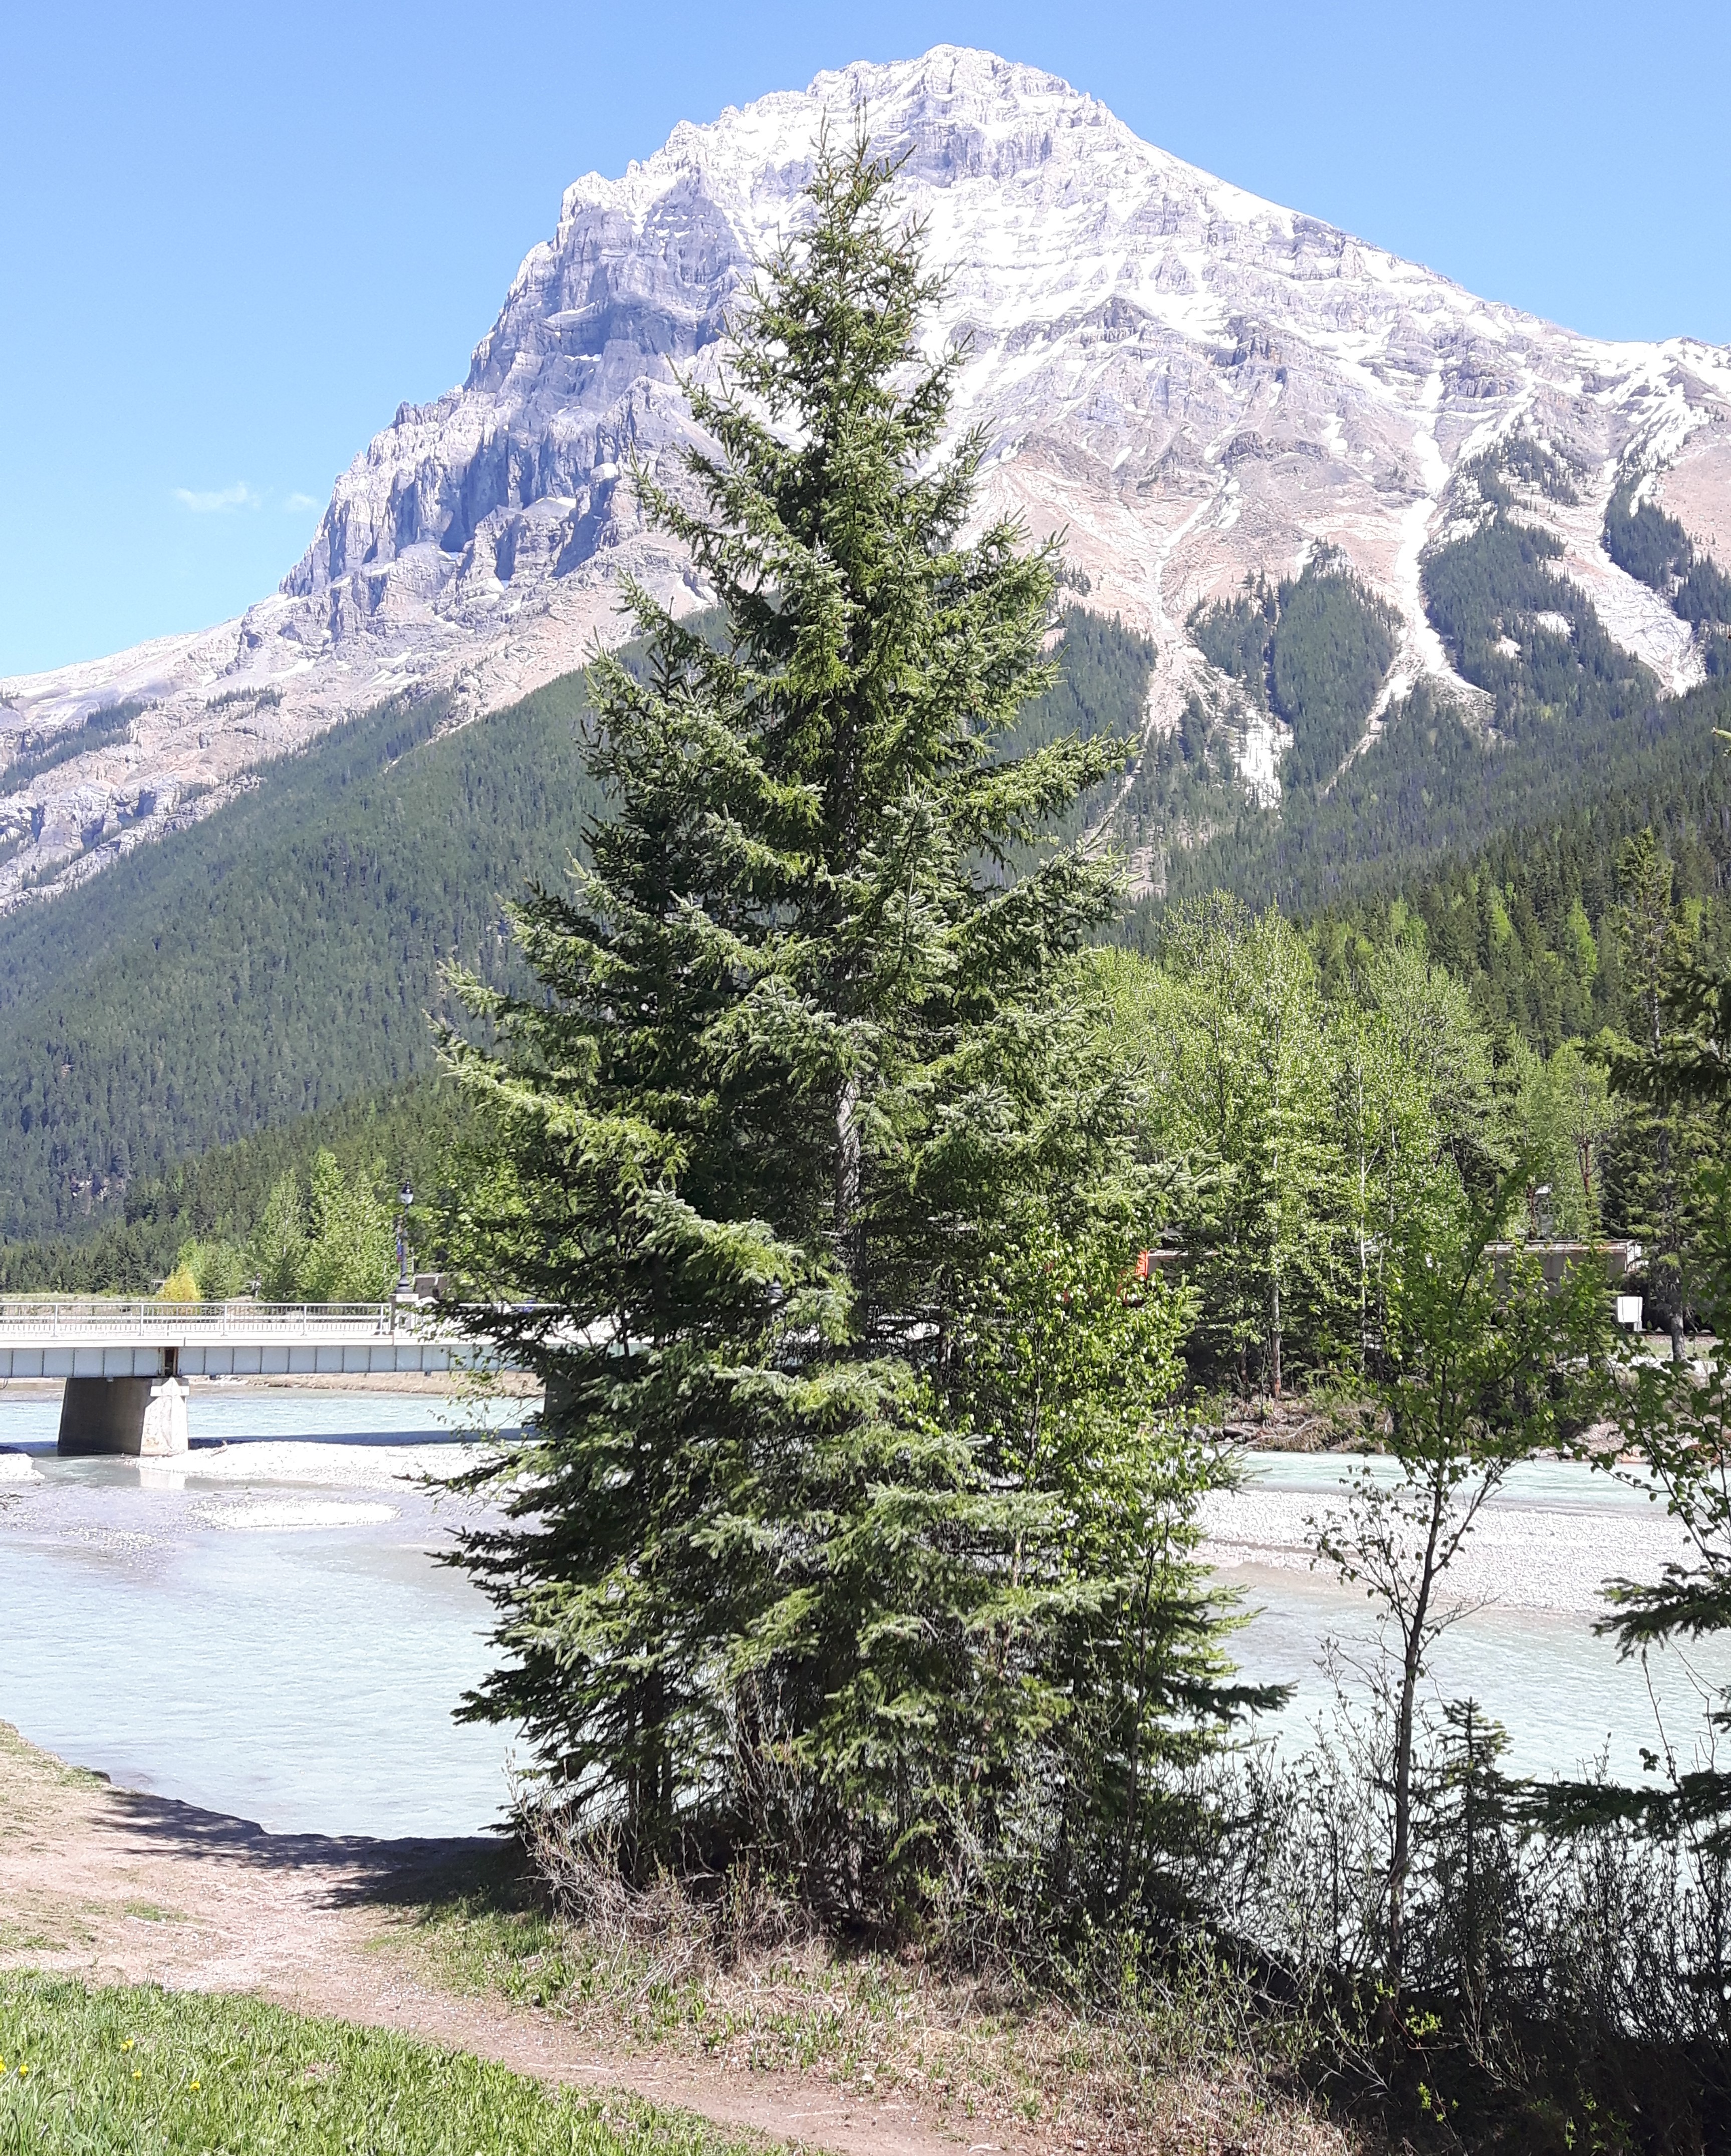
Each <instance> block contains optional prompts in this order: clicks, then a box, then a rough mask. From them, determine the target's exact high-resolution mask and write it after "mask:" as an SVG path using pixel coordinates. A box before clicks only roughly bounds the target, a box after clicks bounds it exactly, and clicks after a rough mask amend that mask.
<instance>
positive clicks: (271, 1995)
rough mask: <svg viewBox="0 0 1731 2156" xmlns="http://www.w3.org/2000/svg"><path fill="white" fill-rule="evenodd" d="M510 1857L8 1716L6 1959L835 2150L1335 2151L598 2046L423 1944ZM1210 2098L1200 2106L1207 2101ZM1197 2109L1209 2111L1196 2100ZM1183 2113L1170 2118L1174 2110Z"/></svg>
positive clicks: (1229, 2115)
mask: <svg viewBox="0 0 1731 2156" xmlns="http://www.w3.org/2000/svg"><path fill="white" fill-rule="evenodd" d="M489 1860H491V1861H494V1862H495V1863H496V1851H494V1848H493V1845H491V1844H488V1843H485V1842H476V1841H413V1840H406V1841H396V1842H382V1841H367V1840H334V1839H330V1838H326V1837H323V1836H319V1835H270V1834H267V1833H265V1831H264V1830H263V1829H261V1828H259V1827H258V1826H256V1825H253V1824H251V1823H250V1822H249V1821H246V1820H236V1819H229V1818H226V1817H223V1816H221V1815H218V1814H214V1813H211V1812H205V1811H200V1810H198V1809H196V1808H194V1807H193V1806H191V1805H188V1804H177V1803H175V1802H172V1801H171V1800H169V1799H164V1798H161V1797H156V1796H151V1795H146V1794H138V1793H136V1792H131V1791H126V1790H122V1789H115V1788H113V1787H112V1786H111V1785H110V1784H109V1783H108V1782H106V1781H105V1780H104V1779H101V1778H100V1777H99V1776H95V1775H92V1774H85V1773H84V1772H82V1771H81V1770H80V1769H77V1768H69V1767H66V1766H64V1765H63V1764H62V1763H60V1762H59V1761H58V1760H56V1759H54V1758H50V1757H49V1755H48V1754H46V1753H41V1752H39V1751H37V1750H36V1749H35V1748H33V1747H32V1746H30V1745H28V1744H27V1743H24V1742H23V1740H22V1739H21V1738H18V1735H17V1733H16V1732H14V1731H13V1729H12V1728H11V1727H9V1726H8V1725H7V1724H5V1723H3V1722H0V1967H15V1968H31V1969H44V1970H50V1971H57V1972H59V1973H63V1974H68V1975H73V1976H77V1977H80V1978H82V1979H85V1980H87V1981H89V1982H91V1983H95V1984H115V1983H133V1984H136V1983H155V1984H162V1985H164V1986H166V1987H167V1988H169V1989H186V1990H195V1989H196V1990H217V1991H224V1990H242V1991H247V1992H251V1993H254V1994H258V1995H259V1996H261V1997H264V1998H266V1999H271V2000H273V2001H275V2002H276V2003H278V2004H280V2005H285V2006H288V2007H291V2008H295V2009H297V2010H301V2011H304V2012H311V2013H318V2014H327V2015H336V2016H338V2017H341V2018H342V2019H345V2020H352V2021H355V2022H357V2023H364V2024H367V2025H375V2026H380V2027H389V2028H395V2029H400V2030H406V2031H408V2032H410V2033H412V2034H413V2035H418V2036H422V2037H425V2038H428V2039H430V2040H434V2041H435V2042H439V2043H443V2044H448V2045H450V2046H454V2047H456V2048H460V2049H461V2050H464V2051H470V2052H474V2053H476V2054H479V2055H480V2056H483V2057H486V2058H490V2059H494V2060H496V2061H499V2062H500V2063H501V2064H502V2065H505V2066H510V2067H511V2068H514V2069H516V2071H520V2072H525V2073H530V2074H534V2075H537V2076H541V2077H543V2078H545V2079H547V2080H549V2081H553V2082H561V2083H564V2084H568V2085H571V2086H578V2087H593V2088H596V2089H602V2088H606V2087H614V2088H620V2089H625V2090H629V2091H630V2092H632V2093H634V2094H635V2095H638V2096H640V2097H644V2098H645V2099H647V2100H648V2101H649V2102H653V2103H657V2104H663V2105H668V2106H673V2107H679V2108H681V2109H683V2110H685V2111H687V2112H696V2113H698V2114H699V2115H701V2116H702V2117H706V2118H708V2119H710V2120H712V2121H713V2122H715V2123H717V2125H720V2126H723V2127H726V2128H731V2129H733V2130H735V2131H737V2130H738V2129H741V2128H744V2129H748V2130H754V2131H756V2132H758V2133H763V2134H765V2135H768V2136H770V2137H772V2138H773V2139H774V2140H776V2141H778V2142H781V2143H788V2144H789V2145H791V2146H793V2147H794V2148H803V2149H809V2150H816V2149H826V2150H830V2151H833V2152H835V2156H957V2152H958V2151H962V2150H968V2151H972V2152H981V2156H984V2152H986V2151H997V2150H1001V2151H1003V2152H1004V2156H1032V2153H1033V2152H1034V2151H1035V2150H1036V2149H1038V2150H1042V2151H1043V2150H1046V2149H1051V2148H1069V2149H1105V2148H1112V2149H1114V2150H1122V2149H1125V2148H1138V2149H1139V2150H1143V2151H1149V2150H1153V2149H1155V2148H1158V2149H1161V2150H1164V2149H1168V2148H1170V2149H1172V2150H1174V2152H1176V2151H1179V2150H1183V2151H1184V2152H1185V2156H1262V2152H1263V2151H1265V2150H1266V2151H1269V2152H1273V2151H1276V2150H1279V2151H1282V2152H1286V2151H1290V2152H1292V2153H1293V2156H1301V2152H1316V2156H1324V2152H1328V2153H1329V2156H1333V2152H1339V2151H1341V2150H1343V2148H1344V2147H1345V2143H1344V2142H1343V2140H1342V2139H1341V2138H1340V2137H1338V2135H1337V2134H1336V2133H1333V2131H1331V2130H1330V2129H1328V2128H1325V2127H1323V2126H1322V2125H1321V2123H1319V2122H1318V2121H1315V2120H1313V2119H1312V2118H1310V2117H1307V2116H1305V2115H1303V2114H1302V2112H1293V2111H1292V2109H1291V2108H1290V2107H1286V2106H1282V2107H1280V2110H1281V2112H1282V2114H1283V2115H1282V2116H1279V2117H1271V2116H1269V2115H1268V2114H1267V2113H1266V2112H1261V2106H1260V2105H1253V2106H1252V2109H1253V2110H1255V2111H1256V2112H1259V2113H1261V2117H1260V2125H1259V2126H1258V2127H1256V2128H1251V2132H1250V2133H1249V2134H1248V2136H1247V2135H1246V2130H1245V2128H1246V2124H1247V2123H1248V2122H1247V2121H1246V2117H1245V2115H1244V2112H1243V2110H1242V2108H1241V2107H1240V2105H1239V2104H1238V2103H1236V2102H1228V2103H1227V2104H1225V2106H1224V2107H1218V2108H1217V2107H1216V2104H1215V2102H1213V2101H1210V2097H1209V2095H1208V2092H1205V2091H1199V2090H1196V2089H1194V2088H1192V2089H1191V2090H1190V2091H1189V2093H1188V2094H1187V2095H1186V2096H1185V2097H1184V2107H1185V2109H1186V2111H1187V2112H1190V2114H1191V2115H1189V2116H1186V2117H1183V2119H1182V2122H1181V2123H1182V2126H1183V2128H1184V2129H1186V2130H1184V2131H1181V2132H1179V2133H1175V2134H1174V2136H1173V2137H1172V2138H1168V2137H1167V2135H1166V2133H1164V2132H1161V2133H1158V2134H1156V2135H1155V2136H1154V2137H1153V2138H1148V2137H1147V2136H1146V2135H1144V2134H1143V2133H1135V2134H1133V2135H1132V2136H1131V2137H1130V2138H1128V2139H1126V2138H1125V2136H1124V2133H1123V2132H1122V2127H1120V2128H1118V2129H1117V2130H1112V2129H1110V2128H1104V2127H1102V2129H1101V2130H1100V2131H1098V2132H1097V2131H1095V2130H1093V2129H1092V2128H1091V2127H1090V2126H1089V2125H1087V2124H1086V2123H1083V2122H1078V2123H1071V2122H1068V2121H1066V2122H1065V2123H1064V2124H1063V2125H1062V2126H1061V2127H1059V2126H1057V2124H1056V2122H1051V2123H1047V2124H1046V2125H1045V2127H1044V2128H1043V2129H1034V2128H1030V2129H1028V2130H1026V2131H1022V2130H1019V2129H1018V2128H1017V2127H1016V2126H1015V2125H1014V2123H1009V2122H1006V2121H1004V2120H1001V2119H994V2120H993V2121H992V2122H991V2123H989V2124H988V2123H986V2122H985V2121H984V2120H983V2119H981V2118H979V2117H974V2118H971V2119H969V2118H954V2117H952V2118H949V2119H945V2118H943V2117H939V2116H937V2114H936V2112H934V2111H932V2110H931V2109H929V2108H927V2107H922V2105H921V2104H920V2103H919V2102H917V2101H914V2100H910V2099H908V2098H907V2097H906V2096H905V2095H904V2093H903V2092H901V2091H896V2092H891V2093H889V2094H886V2095H881V2096H877V2097H873V2096H871V2095H862V2094H861V2093H860V2092H858V2091H857V2090H852V2089H849V2088H847V2087H842V2086H839V2085H838V2084H837V2082H835V2080H834V2079H830V2078H826V2077H825V2076H824V2075H822V2074H821V2073H815V2072H814V2073H803V2072H799V2071H778V2070H774V2069H770V2070H764V2069H763V2068H761V2067H759V2068H752V2067H748V2066H741V2065H740V2064H738V2063H737V2061H729V2060H728V2059H727V2057H725V2056H722V2057H717V2056H712V2055H711V2054H710V2053H708V2052H706V2051H704V2050H703V2049H702V2048H701V2046H696V2045H689V2046H682V2045H679V2044H670V2045H669V2046H665V2047H660V2046H657V2047H645V2046H636V2045H633V2044H631V2043H630V2042H629V2041H628V2040H618V2039H616V2038H614V2037H611V2036H606V2035H604V2036H603V2037H602V2038H600V2039H599V2040H598V2038H597V2035H596V2033H595V2032H594V2031H593V2030H585V2029H584V2028H583V2027H582V2026H581V2025H578V2024H577V2023H576V2022H574V2021H573V2020H571V2019H570V2018H569V2017H568V2016H566V2015H562V2014H557V2013H555V2012H551V2011H538V2010H534V2009H531V2008H526V2007H518V2006H513V2005H510V2004H508V2003H506V2002H504V2001H502V2000H499V1999H490V1998H485V1997H473V1996H468V1995H460V1994H456V1993H454V1992H451V1991H448V1990H444V1989H439V1988H438V1986H437V1985H436V1984H435V1983H434V1982H433V1981H431V1980H430V1979H429V1963H428V1958H427V1956H426V1955H425V1953H420V1952H418V1951H417V1950H416V1944H415V1938H414V1931H413V1927H414V1921H415V1912H416V1911H417V1909H418V1908H419V1907H420V1906H421V1905H422V1904H424V1902H425V1901H426V1900H428V1899H429V1897H434V1896H435V1895H436V1894H437V1893H438V1892H439V1889H440V1887H441V1886H449V1883H450V1882H451V1881H453V1880H454V1879H460V1878H462V1877H464V1876H467V1875H469V1874H470V1873H472V1872H473V1871H475V1867H476V1866H477V1864H478V1863H481V1862H485V1861H489ZM1196 2097H1200V2098H1201V2101H1200V2102H1199V2103H1197V2102H1194V2099H1195V2098H1196ZM1196 2112H1201V2113H1202V2114H1204V2115H1202V2116H1196V2115H1195V2113H1196ZM1174 2123H1178V2122H1176V2121H1175V2122H1174Z"/></svg>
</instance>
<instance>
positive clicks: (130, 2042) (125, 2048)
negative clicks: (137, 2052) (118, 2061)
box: [121, 2036, 136, 2051]
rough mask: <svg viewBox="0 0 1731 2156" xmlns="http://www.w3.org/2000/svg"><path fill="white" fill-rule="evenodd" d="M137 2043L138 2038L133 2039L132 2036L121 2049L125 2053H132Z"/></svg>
mask: <svg viewBox="0 0 1731 2156" xmlns="http://www.w3.org/2000/svg"><path fill="white" fill-rule="evenodd" d="M135 2041H136V2038H134V2037H131V2036H129V2037H127V2039H126V2042H125V2043H124V2044H122V2045H121V2050H122V2051H131V2048H132V2046H133V2044H134V2043H135Z"/></svg>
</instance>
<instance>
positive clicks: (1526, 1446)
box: [1312, 1165, 1605, 1993]
mask: <svg viewBox="0 0 1731 2156" xmlns="http://www.w3.org/2000/svg"><path fill="white" fill-rule="evenodd" d="M1524 1181H1525V1168H1524V1165H1523V1167H1521V1168H1518V1169H1517V1170H1516V1171H1515V1173H1514V1174H1513V1175H1512V1176H1511V1177H1510V1178H1508V1179H1507V1180H1506V1181H1505V1182H1504V1183H1502V1186H1501V1187H1500V1188H1498V1189H1497V1191H1495V1192H1494V1193H1492V1198H1491V1199H1490V1200H1489V1201H1488V1203H1487V1204H1478V1205H1475V1204H1472V1203H1471V1201H1469V1200H1468V1199H1466V1198H1465V1197H1464V1195H1457V1196H1456V1199H1454V1201H1453V1203H1452V1204H1448V1205H1446V1206H1443V1207H1436V1206H1432V1207H1426V1208H1425V1209H1422V1210H1420V1211H1419V1212H1418V1213H1416V1214H1415V1215H1414V1216H1413V1218H1412V1219H1410V1221H1409V1222H1408V1223H1407V1224H1406V1228H1405V1235H1404V1237H1403V1240H1402V1244H1401V1247H1400V1250H1399V1252H1398V1256H1397V1262H1396V1265H1395V1279H1394V1281H1393V1286H1392V1291H1391V1293H1390V1295H1389V1327H1388V1334H1387V1337H1386V1338H1385V1340H1384V1344H1383V1353H1382V1357H1381V1363H1382V1368H1383V1372H1384V1374H1383V1375H1382V1376H1381V1378H1379V1381H1378V1382H1377V1383H1376V1384H1375V1386H1374V1396H1375V1399H1376V1400H1377V1404H1378V1405H1379V1409H1380V1410H1381V1413H1382V1418H1383V1420H1384V1425H1385V1429H1386V1441H1387V1450H1388V1452H1389V1455H1390V1457H1391V1460H1392V1463H1393V1470H1394V1471H1393V1472H1392V1474H1389V1473H1385V1472H1384V1471H1383V1468H1382V1464H1381V1462H1379V1461H1374V1462H1370V1463H1367V1464H1366V1465H1364V1466H1361V1467H1360V1468H1359V1469H1356V1470H1355V1471H1353V1474H1352V1475H1351V1476H1350V1478H1349V1481H1348V1496H1347V1498H1346V1500H1345V1501H1344V1503H1343V1506H1342V1507H1340V1508H1339V1509H1338V1510H1337V1511H1335V1512H1333V1513H1331V1514H1328V1515H1325V1516H1323V1517H1320V1518H1318V1519H1317V1520H1315V1521H1313V1522H1312V1533H1313V1536H1314V1546H1315V1548H1316V1551H1317V1554H1318V1557H1319V1558H1322V1559H1323V1561H1324V1562H1325V1563H1329V1564H1332V1565H1333V1567H1334V1568H1335V1569H1336V1570H1337V1571H1338V1573H1339V1575H1340V1578H1341V1579H1342V1581H1343V1583H1344V1584H1347V1585H1349V1586H1356V1587H1360V1588H1362V1589H1364V1592H1365V1593H1366V1594H1367V1595H1369V1598H1370V1599H1371V1601H1372V1602H1373V1604H1374V1605H1376V1608H1377V1611H1378V1616H1379V1621H1380V1623H1381V1624H1382V1625H1383V1626H1384V1642H1385V1647H1384V1651H1385V1653H1386V1655H1387V1657H1388V1663H1389V1666H1388V1669H1387V1671H1386V1675H1387V1677H1388V1680H1389V1682H1388V1691H1389V1700H1390V1705H1391V1708H1392V1717H1393V1729H1392V1732H1391V1751H1392V1765H1391V1771H1390V1774H1389V1783H1390V1787H1389V1861H1388V1873H1387V1879H1386V1893H1385V1901H1384V1913H1385V1920H1386V1921H1385V1931H1384V1970H1385V1974H1386V1978H1387V1980H1388V1983H1389V1988H1390V1990H1391V1992H1394V1993H1398V1991H1399V1989H1400V1984H1401V1982H1402V1978H1403V1974H1404V1969H1405V1909H1406V1899H1407V1891H1408V1886H1409V1884H1410V1876H1411V1871H1412V1864H1413V1815H1414V1786H1413V1762H1414V1756H1415V1743H1416V1738H1417V1733H1418V1706H1419V1694H1420V1685H1421V1683H1422V1681H1423V1680H1424V1677H1425V1672H1426V1670H1427V1668H1428V1666H1429V1664H1430V1660H1431V1653H1432V1650H1434V1648H1435V1646H1436V1641H1437V1640H1438V1639H1439V1638H1440V1637H1441V1635H1442V1633H1443V1632H1444V1631H1446V1630H1447V1628H1448V1626H1449V1625H1451V1623H1453V1622H1454V1620H1455V1619H1456V1617H1457V1616H1458V1615H1459V1614H1461V1604H1460V1603H1459V1602H1458V1600H1455V1599H1450V1598H1449V1597H1448V1594H1447V1584H1446V1583H1447V1574H1448V1572H1449V1568H1450V1567H1451V1565H1452V1564H1453V1563H1455V1561H1456V1558H1458V1557H1459V1555H1460V1553H1461V1550H1462V1548H1464V1547H1465V1545H1466V1541H1467V1538H1468V1537H1469V1536H1470V1535H1471V1534H1472V1529H1473V1527H1474V1525H1475V1524H1476V1522H1477V1519H1478V1516H1479V1513H1480V1512H1481V1511H1482V1508H1483V1507H1484V1505H1485V1503H1486V1501H1487V1500H1488V1499H1489V1498H1491V1497H1492V1496H1495V1494H1496V1492H1497V1490H1498V1489H1499V1488H1500V1487H1501V1486H1502V1483H1503V1482H1504V1481H1506V1479H1507V1477H1508V1473H1509V1471H1510V1470H1511V1469H1512V1468H1513V1467H1514V1466H1516V1465H1518V1462H1520V1461H1521V1460H1526V1459H1530V1458H1531V1457H1532V1455H1533V1453H1534V1452H1536V1451H1538V1450H1539V1449H1541V1448H1542V1447H1543V1446H1544V1445H1547V1444H1549V1443H1554V1442H1555V1441H1556V1440H1557V1439H1558V1437H1559V1434H1561V1433H1564V1432H1565V1431H1566V1430H1567V1429H1568V1427H1569V1406H1570V1404H1571V1399H1572V1397H1573V1395H1574V1393H1575V1391H1576V1390H1577V1389H1578V1388H1579V1385H1580V1383H1582V1381H1583V1374H1584V1373H1586V1372H1588V1371H1590V1358H1591V1357H1592V1355H1593V1353H1594V1352H1595V1350H1596V1349H1597V1347H1599V1346H1600V1343H1601V1342H1602V1339H1603V1337H1604V1332H1605V1308H1604V1306H1605V1282H1604V1279H1603V1277H1602V1276H1601V1275H1600V1274H1599V1273H1597V1272H1596V1271H1595V1269H1594V1268H1593V1267H1592V1266H1591V1265H1576V1266H1574V1268H1572V1269H1571V1270H1570V1271H1569V1272H1568V1273H1567V1274H1565V1275H1564V1278H1563V1279H1562V1281H1560V1282H1559V1283H1557V1284H1555V1291H1554V1292H1552V1291H1548V1289H1547V1286H1546V1282H1545V1280H1544V1274H1543V1271H1542V1270H1541V1268H1540V1266H1539V1265H1538V1263H1537V1262H1536V1261H1535V1260H1532V1259H1530V1258H1528V1256H1527V1255H1526V1254H1525V1253H1524V1252H1523V1251H1521V1250H1518V1249H1513V1248H1510V1247H1508V1246H1500V1247H1499V1248H1497V1250H1494V1251H1493V1250H1492V1242H1491V1238H1492V1235H1493V1233H1494V1232H1495V1229H1496V1228H1497V1224H1499V1222H1500V1221H1501V1220H1502V1217H1503V1215H1504V1214H1505V1213H1506V1211H1507V1210H1508V1207H1509V1205H1510V1204H1511V1203H1512V1202H1513V1199H1515V1197H1516V1195H1517V1193H1518V1192H1519V1190H1520V1189H1521V1188H1522V1187H1523V1183H1524Z"/></svg>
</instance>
